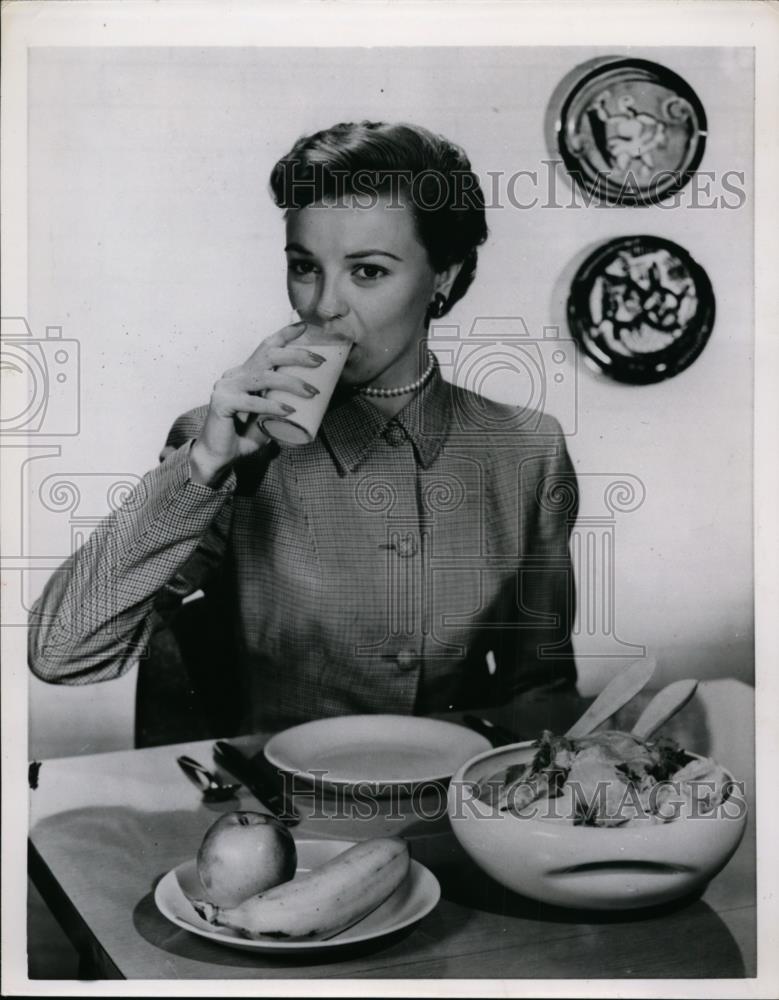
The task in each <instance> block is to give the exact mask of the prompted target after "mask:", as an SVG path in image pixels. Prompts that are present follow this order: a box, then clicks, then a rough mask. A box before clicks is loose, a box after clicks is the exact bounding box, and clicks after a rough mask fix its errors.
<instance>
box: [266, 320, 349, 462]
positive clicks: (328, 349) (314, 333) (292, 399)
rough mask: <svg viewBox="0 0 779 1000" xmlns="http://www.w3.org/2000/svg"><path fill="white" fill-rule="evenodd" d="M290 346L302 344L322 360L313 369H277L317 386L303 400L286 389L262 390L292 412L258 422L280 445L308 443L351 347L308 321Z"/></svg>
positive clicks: (295, 366)
mask: <svg viewBox="0 0 779 1000" xmlns="http://www.w3.org/2000/svg"><path fill="white" fill-rule="evenodd" d="M294 346H295V347H305V348H307V349H309V350H311V351H313V352H314V353H315V354H319V355H320V356H321V357H323V358H324V359H325V360H324V361H323V362H322V364H321V365H318V366H317V367H316V368H307V367H304V366H303V365H284V366H283V368H279V371H284V372H285V373H286V374H288V375H297V376H299V377H300V378H302V379H303V381H304V382H308V383H309V385H313V386H314V387H315V388H316V389H319V392H318V393H317V395H315V396H310V397H307V398H305V399H304V398H303V397H302V396H297V395H295V394H294V393H291V392H287V391H286V389H268V390H267V391H266V392H265V397H266V399H275V400H277V401H278V402H279V403H287V404H288V405H289V406H294V408H295V412H294V413H290V415H289V416H288V417H276V416H271V417H265V419H264V420H263V421H262V423H261V426H262V429H263V431H264V432H265V433H266V434H267V435H268V437H272V438H273V439H274V440H275V441H278V442H279V444H282V445H300V444H310V443H311V442H312V441H313V440H314V438H315V437H316V436H317V433H318V431H319V425H320V424H321V423H322V417H324V415H325V411H326V410H327V407H328V404H329V403H330V399H331V397H332V395H333V391H334V389H335V387H336V385H337V383H338V379H339V378H340V377H341V372H342V371H343V367H344V365H345V364H346V359H347V357H348V355H349V351H350V350H351V348H352V341H351V340H350V339H349V338H348V337H346V336H345V335H344V334H337V333H325V331H324V330H323V329H322V327H321V326H312V325H311V324H310V323H309V325H308V326H307V327H306V329H305V330H304V331H303V333H302V334H301V335H300V336H299V337H296V338H295V341H294Z"/></svg>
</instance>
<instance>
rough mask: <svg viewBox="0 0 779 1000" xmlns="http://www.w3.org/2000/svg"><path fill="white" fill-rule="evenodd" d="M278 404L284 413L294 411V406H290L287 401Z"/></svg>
mask: <svg viewBox="0 0 779 1000" xmlns="http://www.w3.org/2000/svg"><path fill="white" fill-rule="evenodd" d="M280 405H281V408H282V410H283V411H284V412H285V413H294V412H295V407H294V406H290V405H289V403H281V404H280Z"/></svg>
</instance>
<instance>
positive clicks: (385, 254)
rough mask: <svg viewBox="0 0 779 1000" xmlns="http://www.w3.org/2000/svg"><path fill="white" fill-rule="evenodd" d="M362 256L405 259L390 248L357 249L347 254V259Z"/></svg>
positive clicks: (355, 258)
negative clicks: (391, 251)
mask: <svg viewBox="0 0 779 1000" xmlns="http://www.w3.org/2000/svg"><path fill="white" fill-rule="evenodd" d="M360 257H392V259H393V260H399V261H402V260H403V258H402V257H398V256H397V254H394V253H390V252H389V250H357V251H356V252H355V253H348V254H346V255H345V259H346V260H357V259H358V258H360Z"/></svg>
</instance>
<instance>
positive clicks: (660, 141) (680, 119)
mask: <svg viewBox="0 0 779 1000" xmlns="http://www.w3.org/2000/svg"><path fill="white" fill-rule="evenodd" d="M556 129H557V141H558V146H559V148H560V154H561V155H562V158H563V162H564V163H565V166H566V168H567V169H568V171H569V173H570V174H571V176H572V177H573V179H574V180H575V181H576V183H577V184H578V185H579V186H580V187H581V188H582V189H583V190H584V191H585V192H587V194H589V195H594V196H595V197H596V198H597V199H598V200H600V201H603V202H606V203H608V204H611V205H651V204H655V203H657V202H659V201H662V200H663V199H664V198H668V197H670V196H671V195H672V194H674V193H675V192H676V191H678V190H680V189H681V188H682V187H684V185H685V184H686V183H687V182H688V181H689V179H690V177H691V176H692V175H693V173H694V172H695V171H696V170H697V168H698V165H699V164H700V162H701V158H702V156H703V150H704V147H705V145H706V113H705V112H704V110H703V105H702V104H701V102H700V101H699V100H698V97H697V95H696V93H695V91H694V90H693V89H692V87H690V86H689V84H688V83H686V82H685V81H684V80H683V79H682V78H681V77H680V76H678V75H677V74H676V73H674V72H673V71H672V70H670V69H667V68H666V67H665V66H661V65H659V64H658V63H654V62H649V61H648V60H646V59H615V60H613V61H610V62H607V63H605V64H601V65H599V66H597V67H596V68H595V69H584V70H583V75H582V76H581V77H580V78H579V79H578V81H577V82H576V83H575V84H574V86H573V87H572V88H571V90H569V91H568V94H567V96H566V97H565V98H564V100H563V104H562V107H561V109H560V114H559V117H558V119H557V123H556Z"/></svg>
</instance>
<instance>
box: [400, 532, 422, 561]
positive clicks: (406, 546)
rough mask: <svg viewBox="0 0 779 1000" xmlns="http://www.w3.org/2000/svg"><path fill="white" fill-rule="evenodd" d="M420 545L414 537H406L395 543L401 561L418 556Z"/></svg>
mask: <svg viewBox="0 0 779 1000" xmlns="http://www.w3.org/2000/svg"><path fill="white" fill-rule="evenodd" d="M417 550H418V545H417V540H416V538H415V537H414V535H404V536H403V537H402V538H399V539H398V540H397V542H396V543H395V551H396V552H397V554H398V555H399V556H400V558H401V559H410V558H411V557H412V556H415V555H416V554H417Z"/></svg>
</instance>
